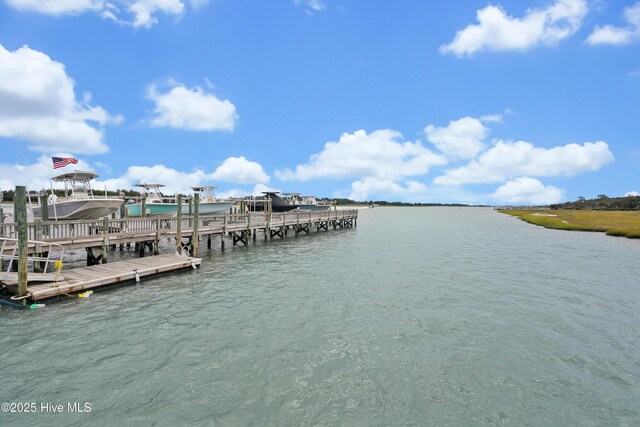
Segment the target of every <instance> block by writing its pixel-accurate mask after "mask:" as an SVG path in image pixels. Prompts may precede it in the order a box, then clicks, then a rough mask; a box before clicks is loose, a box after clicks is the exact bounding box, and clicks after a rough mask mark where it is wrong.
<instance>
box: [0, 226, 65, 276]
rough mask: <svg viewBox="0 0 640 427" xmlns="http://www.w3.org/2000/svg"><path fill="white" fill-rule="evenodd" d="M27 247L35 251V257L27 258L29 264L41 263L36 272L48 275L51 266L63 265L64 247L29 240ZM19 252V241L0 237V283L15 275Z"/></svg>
mask: <svg viewBox="0 0 640 427" xmlns="http://www.w3.org/2000/svg"><path fill="white" fill-rule="evenodd" d="M27 247H28V248H31V249H32V250H33V255H31V256H27V262H28V263H30V262H31V263H34V265H35V264H36V263H39V266H38V267H39V268H34V270H36V271H38V270H39V272H40V273H47V270H48V269H49V266H50V265H54V264H55V262H56V261H59V262H60V263H62V259H63V258H64V247H63V246H62V245H59V244H57V243H52V242H44V241H39V240H28V241H27ZM17 252H18V239H13V238H8V237H0V282H2V281H5V280H7V279H8V278H9V276H11V275H13V274H15V273H13V272H12V270H13V269H14V267H16V268H17V266H18V254H17ZM54 254H55V256H54ZM5 265H6V268H5ZM31 274H33V273H31Z"/></svg>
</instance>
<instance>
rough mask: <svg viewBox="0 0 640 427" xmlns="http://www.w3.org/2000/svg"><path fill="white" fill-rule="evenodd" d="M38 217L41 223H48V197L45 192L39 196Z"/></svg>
mask: <svg viewBox="0 0 640 427" xmlns="http://www.w3.org/2000/svg"><path fill="white" fill-rule="evenodd" d="M40 216H41V218H42V220H43V221H49V197H48V196H47V193H46V192H45V193H44V194H41V195H40Z"/></svg>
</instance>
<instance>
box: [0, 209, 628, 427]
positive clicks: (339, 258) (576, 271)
mask: <svg viewBox="0 0 640 427" xmlns="http://www.w3.org/2000/svg"><path fill="white" fill-rule="evenodd" d="M230 246H231V245H227V249H228V250H227V251H225V252H221V251H219V250H218V249H214V250H213V251H212V252H211V253H208V252H207V251H206V250H205V255H204V261H203V264H202V268H201V269H200V270H198V271H195V272H194V271H189V272H185V273H180V274H173V275H168V276H163V277H160V278H156V279H152V280H147V281H144V282H143V283H141V284H139V285H137V286H136V285H132V286H127V287H124V288H118V289H114V290H109V291H102V292H96V293H95V294H94V295H93V296H92V297H91V298H90V299H89V300H68V301H62V302H58V303H53V304H48V305H47V306H46V308H44V309H42V310H34V311H17V310H12V309H9V308H7V307H2V306H0V328H1V330H2V333H1V335H0V360H1V361H2V366H1V367H0V375H1V378H2V380H1V385H2V387H1V388H0V401H2V402H5V401H13V402H36V403H37V405H38V411H40V406H39V405H40V404H41V403H42V402H45V403H46V402H50V403H55V404H63V405H65V413H62V414H52V413H38V414H35V415H27V414H2V413H0V424H1V425H52V424H63V425H84V424H91V425H347V424H350V425H398V424H414V425H415V424H418V425H425V424H431V425H477V424H490V425H491V424H510V425H533V426H539V425H544V426H547V425H563V426H564V425H598V426H600V425H638V424H639V423H640V405H638V402H640V354H639V350H638V349H640V334H639V329H640V290H639V289H640V285H639V280H638V269H637V262H638V259H639V258H640V241H634V240H629V239H622V238H613V237H608V236H605V235H603V234H598V233H576V232H565V231H555V230H546V229H543V228H540V227H535V226H532V225H529V224H526V223H524V222H521V221H519V220H517V219H515V218H511V217H508V216H505V215H501V214H498V213H496V212H494V211H493V210H491V209H472V208H463V209H458V208H378V209H364V210H361V211H360V218H359V220H358V225H357V227H356V228H353V229H346V230H336V231H333V230H331V231H329V232H324V231H323V232H321V233H319V234H318V233H316V232H315V231H312V232H311V234H310V235H309V236H304V235H303V236H300V237H298V238H295V237H289V238H287V239H285V240H274V241H269V242H266V243H265V242H263V241H261V239H259V240H258V242H257V243H256V244H255V245H254V244H253V243H252V244H250V245H249V247H246V248H245V247H230ZM80 258H81V257H80ZM110 260H113V257H112V258H110ZM69 402H78V403H81V404H84V402H88V403H90V406H91V411H90V412H88V413H86V412H85V413H73V414H72V413H68V412H67V411H66V410H67V407H66V405H67V403H69Z"/></svg>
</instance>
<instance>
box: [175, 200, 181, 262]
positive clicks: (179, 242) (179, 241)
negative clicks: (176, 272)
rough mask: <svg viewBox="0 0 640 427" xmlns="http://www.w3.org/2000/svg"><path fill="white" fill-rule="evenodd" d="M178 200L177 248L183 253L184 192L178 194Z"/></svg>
mask: <svg viewBox="0 0 640 427" xmlns="http://www.w3.org/2000/svg"><path fill="white" fill-rule="evenodd" d="M176 202H177V203H176V205H177V208H176V209H177V211H176V219H177V220H178V224H177V227H178V228H177V230H176V250H177V251H178V253H179V254H180V255H182V194H178V200H177V201H176Z"/></svg>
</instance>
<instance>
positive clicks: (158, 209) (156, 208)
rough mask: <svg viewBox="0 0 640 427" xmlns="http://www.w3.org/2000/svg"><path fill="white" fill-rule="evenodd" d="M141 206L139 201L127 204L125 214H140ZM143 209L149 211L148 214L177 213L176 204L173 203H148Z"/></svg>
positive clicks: (168, 214) (169, 214)
mask: <svg viewBox="0 0 640 427" xmlns="http://www.w3.org/2000/svg"><path fill="white" fill-rule="evenodd" d="M141 208H142V204H141V203H134V204H132V205H127V216H142V215H141ZM144 209H145V211H148V212H149V216H164V217H173V216H177V214H178V205H177V204H175V203H149V204H147V205H145V206H144ZM183 212H184V209H183Z"/></svg>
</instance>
